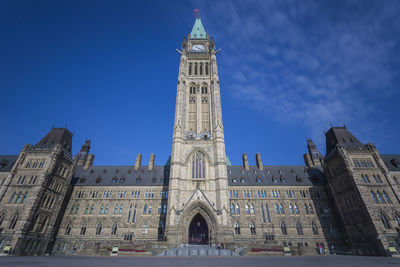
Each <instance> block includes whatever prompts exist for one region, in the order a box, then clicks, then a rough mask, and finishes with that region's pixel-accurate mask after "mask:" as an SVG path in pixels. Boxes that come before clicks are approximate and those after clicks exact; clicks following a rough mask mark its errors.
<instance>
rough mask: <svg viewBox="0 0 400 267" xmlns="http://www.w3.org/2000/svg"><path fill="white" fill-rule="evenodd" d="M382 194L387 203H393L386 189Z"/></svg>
mask: <svg viewBox="0 0 400 267" xmlns="http://www.w3.org/2000/svg"><path fill="white" fill-rule="evenodd" d="M382 195H383V198H384V199H385V201H386V203H388V204H390V203H391V201H390V198H389V197H388V195H387V194H386V192H385V191H383V192H382Z"/></svg>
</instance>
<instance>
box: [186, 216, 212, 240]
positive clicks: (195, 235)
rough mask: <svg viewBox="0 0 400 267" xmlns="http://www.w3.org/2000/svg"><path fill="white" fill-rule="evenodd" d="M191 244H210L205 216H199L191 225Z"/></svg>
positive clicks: (195, 217)
mask: <svg viewBox="0 0 400 267" xmlns="http://www.w3.org/2000/svg"><path fill="white" fill-rule="evenodd" d="M189 244H195V245H203V244H208V226H207V222H206V220H205V219H204V217H203V216H201V215H200V214H197V215H196V216H194V217H193V219H192V221H191V222H190V225H189Z"/></svg>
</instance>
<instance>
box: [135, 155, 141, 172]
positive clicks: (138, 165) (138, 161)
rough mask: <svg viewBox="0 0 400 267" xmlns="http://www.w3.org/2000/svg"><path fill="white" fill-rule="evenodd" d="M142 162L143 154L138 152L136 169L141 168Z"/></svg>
mask: <svg viewBox="0 0 400 267" xmlns="http://www.w3.org/2000/svg"><path fill="white" fill-rule="evenodd" d="M141 164H142V154H140V153H138V154H137V156H136V162H135V168H134V170H135V171H137V170H139V169H140V165H141Z"/></svg>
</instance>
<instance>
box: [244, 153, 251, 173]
mask: <svg viewBox="0 0 400 267" xmlns="http://www.w3.org/2000/svg"><path fill="white" fill-rule="evenodd" d="M243 167H244V169H245V170H246V171H248V170H250V168H249V161H248V160H247V154H246V153H244V154H243Z"/></svg>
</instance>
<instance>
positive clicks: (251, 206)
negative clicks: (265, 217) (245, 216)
mask: <svg viewBox="0 0 400 267" xmlns="http://www.w3.org/2000/svg"><path fill="white" fill-rule="evenodd" d="M250 213H251V214H254V205H253V204H250Z"/></svg>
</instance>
